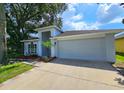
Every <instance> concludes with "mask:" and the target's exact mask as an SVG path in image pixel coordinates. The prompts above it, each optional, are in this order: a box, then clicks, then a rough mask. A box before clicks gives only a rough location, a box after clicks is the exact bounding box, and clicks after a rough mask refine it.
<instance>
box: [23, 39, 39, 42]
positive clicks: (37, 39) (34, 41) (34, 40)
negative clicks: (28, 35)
mask: <svg viewBox="0 0 124 93" xmlns="http://www.w3.org/2000/svg"><path fill="white" fill-rule="evenodd" d="M38 40H39V39H31V40H21V42H30V41H33V42H35V41H38Z"/></svg>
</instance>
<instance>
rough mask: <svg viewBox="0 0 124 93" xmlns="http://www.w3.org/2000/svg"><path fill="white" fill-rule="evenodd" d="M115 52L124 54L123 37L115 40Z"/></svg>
mask: <svg viewBox="0 0 124 93" xmlns="http://www.w3.org/2000/svg"><path fill="white" fill-rule="evenodd" d="M115 48H116V52H121V53H124V37H123V38H119V39H116V40H115Z"/></svg>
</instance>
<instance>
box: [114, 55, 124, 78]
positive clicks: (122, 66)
mask: <svg viewBox="0 0 124 93" xmlns="http://www.w3.org/2000/svg"><path fill="white" fill-rule="evenodd" d="M113 66H114V67H115V68H116V69H117V70H118V71H119V72H120V74H121V75H123V76H124V54H123V53H116V62H115V64H113Z"/></svg>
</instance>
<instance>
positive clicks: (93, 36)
mask: <svg viewBox="0 0 124 93" xmlns="http://www.w3.org/2000/svg"><path fill="white" fill-rule="evenodd" d="M97 37H105V34H103V33H99V34H98V33H97V34H96V33H94V34H80V35H73V36H66V37H57V38H50V39H56V40H70V39H71V40H73V39H87V38H97Z"/></svg>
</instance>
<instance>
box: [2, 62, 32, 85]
mask: <svg viewBox="0 0 124 93" xmlns="http://www.w3.org/2000/svg"><path fill="white" fill-rule="evenodd" d="M32 68H33V66H31V65H28V64H25V63H14V64H9V65H6V66H2V67H1V68H0V83H2V82H4V81H6V80H8V79H10V78H12V77H15V76H17V75H19V74H21V73H23V72H25V71H27V70H30V69H32Z"/></svg>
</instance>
